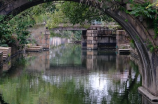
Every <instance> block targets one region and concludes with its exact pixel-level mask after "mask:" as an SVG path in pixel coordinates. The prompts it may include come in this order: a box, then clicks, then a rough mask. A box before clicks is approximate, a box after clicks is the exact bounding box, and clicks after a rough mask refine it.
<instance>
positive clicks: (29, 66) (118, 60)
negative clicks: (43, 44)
mask: <svg viewBox="0 0 158 104" xmlns="http://www.w3.org/2000/svg"><path fill="white" fill-rule="evenodd" d="M129 57H130V56H129V55H126V56H122V55H121V56H119V55H117V54H116V53H115V52H105V51H85V50H84V51H83V50H81V47H80V46H79V45H72V44H71V45H65V46H64V45H63V46H59V47H56V48H54V49H51V50H50V51H49V52H42V53H28V54H25V55H23V56H22V57H18V58H16V59H14V60H12V61H11V63H10V64H11V66H12V67H11V68H9V70H8V71H6V70H5V72H2V71H1V78H0V94H1V95H0V101H1V103H2V104H3V103H6V104H141V102H142V97H141V95H140V94H139V93H138V92H137V89H138V87H139V86H141V76H140V74H139V70H138V66H137V65H136V64H135V63H134V62H133V61H131V60H130V58H129ZM2 70H4V68H2Z"/></svg>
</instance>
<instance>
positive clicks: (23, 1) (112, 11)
mask: <svg viewBox="0 0 158 104" xmlns="http://www.w3.org/2000/svg"><path fill="white" fill-rule="evenodd" d="M44 1H45V2H48V1H54V0H32V1H29V0H4V1H0V15H9V14H13V15H16V14H18V13H20V12H21V11H23V10H25V9H27V8H29V7H32V6H34V5H37V4H40V3H43V2H44ZM56 1H58V0H56ZM68 1H74V2H79V3H83V4H86V5H89V6H91V7H94V8H97V9H99V10H100V11H101V12H102V13H105V14H107V15H109V16H111V17H112V18H113V19H115V20H116V21H117V22H118V23H119V24H120V25H121V26H122V27H123V28H124V29H125V30H126V31H127V33H128V34H129V35H130V37H131V38H132V39H133V40H134V43H135V46H136V48H137V50H138V53H139V56H140V59H141V63H142V86H143V87H144V88H145V89H147V90H148V91H149V92H150V93H152V94H153V95H155V96H158V84H157V80H158V64H157V63H158V55H157V54H156V53H155V52H154V53H150V52H149V49H148V48H147V46H146V41H148V40H150V41H151V42H152V44H153V45H154V46H158V39H154V32H153V31H149V29H148V28H147V26H146V25H144V23H145V21H143V22H140V21H139V20H138V19H137V18H135V17H133V16H131V15H129V14H127V13H126V12H124V11H121V9H120V7H122V8H124V9H127V8H126V3H125V2H126V0H121V2H119V3H118V2H115V3H113V2H114V1H108V0H107V1H102V2H99V1H97V0H85V1H84V0H81V1H80V0H68ZM137 2H142V0H138V1H137ZM127 10H128V9H127ZM125 20H128V21H125Z"/></svg>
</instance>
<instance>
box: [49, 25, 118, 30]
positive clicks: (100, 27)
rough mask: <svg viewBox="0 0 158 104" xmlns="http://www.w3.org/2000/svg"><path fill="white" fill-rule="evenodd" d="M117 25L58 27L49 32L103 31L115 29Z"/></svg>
mask: <svg viewBox="0 0 158 104" xmlns="http://www.w3.org/2000/svg"><path fill="white" fill-rule="evenodd" d="M117 26H119V25H90V26H87V27H86V26H81V25H74V26H71V25H67V26H63V25H59V26H58V27H56V28H52V29H51V30H105V29H108V28H109V27H117Z"/></svg>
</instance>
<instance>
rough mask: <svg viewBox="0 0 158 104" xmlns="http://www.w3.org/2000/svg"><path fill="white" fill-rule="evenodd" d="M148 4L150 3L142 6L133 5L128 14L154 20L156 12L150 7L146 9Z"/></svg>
mask: <svg viewBox="0 0 158 104" xmlns="http://www.w3.org/2000/svg"><path fill="white" fill-rule="evenodd" d="M149 4H150V3H148V2H147V3H143V4H133V6H132V11H131V12H130V14H132V15H134V16H135V17H138V16H143V17H144V18H151V19H154V18H155V13H156V10H155V9H153V8H151V7H149V8H147V6H148V5H149Z"/></svg>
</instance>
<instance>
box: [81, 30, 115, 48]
mask: <svg viewBox="0 0 158 104" xmlns="http://www.w3.org/2000/svg"><path fill="white" fill-rule="evenodd" d="M85 34H86V36H85ZM115 48H116V34H115V31H114V30H112V29H111V30H110V29H106V30H87V31H86V33H85V32H84V34H83V33H82V49H87V50H97V49H115Z"/></svg>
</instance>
